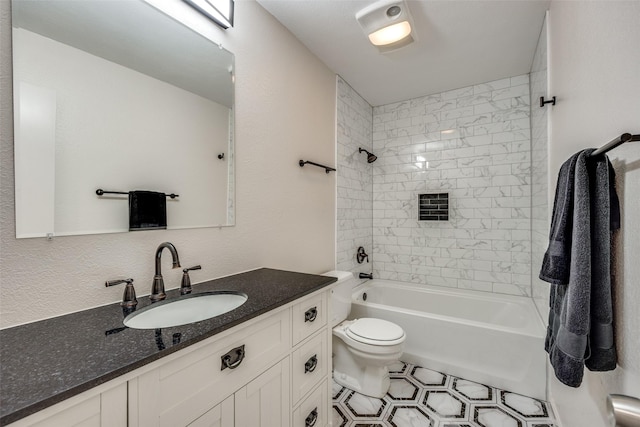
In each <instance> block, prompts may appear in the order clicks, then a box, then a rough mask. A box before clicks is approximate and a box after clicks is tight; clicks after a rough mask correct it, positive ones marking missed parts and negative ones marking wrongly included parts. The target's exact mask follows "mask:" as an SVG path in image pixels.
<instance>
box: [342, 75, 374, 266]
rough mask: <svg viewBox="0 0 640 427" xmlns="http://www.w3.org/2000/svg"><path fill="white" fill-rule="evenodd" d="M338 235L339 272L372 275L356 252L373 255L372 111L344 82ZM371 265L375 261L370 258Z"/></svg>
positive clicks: (366, 264)
mask: <svg viewBox="0 0 640 427" xmlns="http://www.w3.org/2000/svg"><path fill="white" fill-rule="evenodd" d="M336 105H337V116H336V123H337V126H336V128H337V130H336V132H337V133H336V140H337V158H336V160H337V164H338V168H337V169H338V172H337V178H336V179H337V191H338V195H337V230H336V231H337V233H336V236H337V237H336V240H337V241H336V268H337V269H338V270H343V271H352V272H354V273H356V274H357V273H359V272H366V273H368V272H370V271H371V265H372V264H371V263H364V264H358V263H357V262H356V251H357V249H358V247H359V246H363V247H364V248H365V250H366V251H367V252H368V253H369V254H370V255H371V251H372V249H373V240H372V220H373V217H372V211H371V203H372V173H371V165H370V164H369V163H367V157H366V155H365V154H362V153H359V152H358V148H359V147H362V148H364V149H365V150H369V151H372V148H371V143H372V139H371V132H372V128H373V125H372V108H371V106H370V105H369V104H368V103H367V101H365V100H364V99H363V98H362V97H361V96H360V95H358V93H357V92H356V91H354V90H353V89H352V88H351V87H350V86H349V85H348V84H347V83H346V82H345V81H344V80H342V79H341V78H340V77H338V80H337V102H336ZM369 261H370V262H371V257H369Z"/></svg>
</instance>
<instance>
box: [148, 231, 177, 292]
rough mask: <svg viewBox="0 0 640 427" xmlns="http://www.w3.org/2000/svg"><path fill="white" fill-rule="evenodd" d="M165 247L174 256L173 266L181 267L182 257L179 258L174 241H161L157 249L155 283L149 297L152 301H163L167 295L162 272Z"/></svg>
mask: <svg viewBox="0 0 640 427" xmlns="http://www.w3.org/2000/svg"><path fill="white" fill-rule="evenodd" d="M164 248H167V249H169V252H171V256H172V257H173V268H178V267H180V259H179V258H178V251H177V250H176V247H175V246H173V244H172V243H169V242H164V243H160V246H158V249H156V275H155V276H154V277H153V285H151V295H149V299H150V300H151V302H156V301H162V300H163V299H165V298H166V297H167V294H165V293H164V280H163V279H162V273H161V272H160V260H161V257H162V250H163V249H164Z"/></svg>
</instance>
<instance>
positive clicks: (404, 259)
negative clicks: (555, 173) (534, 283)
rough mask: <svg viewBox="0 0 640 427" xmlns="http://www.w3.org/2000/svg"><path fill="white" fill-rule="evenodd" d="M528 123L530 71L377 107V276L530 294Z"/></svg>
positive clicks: (375, 175)
mask: <svg viewBox="0 0 640 427" xmlns="http://www.w3.org/2000/svg"><path fill="white" fill-rule="evenodd" d="M529 116H530V99H529V75H528V74H527V75H522V76H517V77H511V78H505V79H501V80H496V81H493V82H489V83H486V84H479V85H475V86H469V87H465V88H461V89H457V90H452V91H447V92H443V93H439V94H434V95H429V96H423V97H420V98H415V99H411V100H408V101H404V102H398V103H394V104H389V105H383V106H380V107H374V109H373V152H374V153H375V154H376V155H377V156H378V161H376V162H375V163H374V164H373V245H374V254H373V263H374V264H373V265H374V275H375V276H376V277H379V278H383V279H394V280H401V281H405V282H415V283H424V284H431V285H440V286H448V287H458V288H470V289H476V290H481V291H488V292H496V293H507V294H514V295H525V296H531V225H530V221H531V137H530V123H529ZM443 192H448V193H449V203H450V217H449V221H442V222H440V221H418V220H417V206H416V205H417V200H418V195H419V194H421V193H443Z"/></svg>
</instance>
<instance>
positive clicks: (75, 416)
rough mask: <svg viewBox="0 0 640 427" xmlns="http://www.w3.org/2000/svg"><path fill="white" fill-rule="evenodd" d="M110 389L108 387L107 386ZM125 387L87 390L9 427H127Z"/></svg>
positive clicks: (121, 385)
mask: <svg viewBox="0 0 640 427" xmlns="http://www.w3.org/2000/svg"><path fill="white" fill-rule="evenodd" d="M108 387H110V386H108ZM126 425H127V384H126V383H122V384H119V385H117V386H115V387H110V388H107V389H106V390H104V391H102V392H100V391H96V390H90V391H87V392H85V393H82V394H79V395H78V396H74V397H72V398H71V399H68V400H66V401H64V402H61V403H59V404H57V405H54V406H51V407H49V408H47V409H44V410H42V411H40V412H38V413H36V414H33V415H31V416H29V417H26V418H23V419H21V420H19V421H16V422H15V423H14V424H11V426H12V427H14V426H15V427H26V426H29V427H49V426H51V427H59V426H65V427H67V426H69V427H71V426H73V427H126Z"/></svg>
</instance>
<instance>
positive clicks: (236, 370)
mask: <svg viewBox="0 0 640 427" xmlns="http://www.w3.org/2000/svg"><path fill="white" fill-rule="evenodd" d="M327 298H328V294H327V292H326V291H325V292H320V293H316V294H313V295H311V296H309V297H306V298H303V299H301V300H300V301H296V302H294V303H292V304H290V305H287V306H284V307H283V308H280V309H277V310H275V311H273V312H270V313H267V314H264V315H262V316H260V317H257V318H255V319H252V320H251V321H249V322H247V323H245V324H242V325H239V326H237V327H235V328H233V329H230V330H228V331H225V332H223V333H221V334H218V335H216V336H214V337H211V338H209V339H207V340H205V341H203V342H202V343H199V344H196V345H194V346H191V347H189V348H187V349H185V350H182V351H180V352H177V353H175V354H173V355H171V356H168V357H166V358H164V359H162V360H159V361H157V362H155V363H154V364H153V366H150V367H148V368H147V372H144V373H143V374H141V375H139V376H137V377H136V378H133V379H132V380H130V381H129V426H130V427H147V426H160V427H176V426H187V425H189V426H207V427H210V426H221V427H227V426H238V427H289V426H292V427H298V426H300V427H312V426H313V427H324V426H325V425H327V421H328V414H329V406H328V402H327V401H326V396H327V395H328V385H327V384H329V382H328V377H329V373H330V369H329V367H330V366H331V352H330V351H331V350H330V348H329V346H328V342H329V341H328V337H329V335H328V334H329V332H328V328H327V308H328V307H327V303H328V300H327ZM292 343H293V345H292ZM243 346H244V347H243ZM240 348H243V350H239V349H240ZM237 349H238V350H237ZM229 352H231V354H232V355H237V354H238V352H243V357H244V358H243V359H242V361H240V362H235V361H233V362H232V363H231V364H232V365H235V364H237V366H235V367H233V368H231V367H228V368H227V367H225V368H224V369H222V366H223V363H222V361H221V360H222V358H223V356H224V355H225V354H227V353H229ZM323 398H324V400H323ZM294 411H295V414H296V416H297V417H298V418H299V419H300V420H301V421H300V420H297V422H294V423H293V425H292V424H291V423H292V417H293V414H294ZM314 411H315V415H314ZM314 419H315V421H314Z"/></svg>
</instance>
